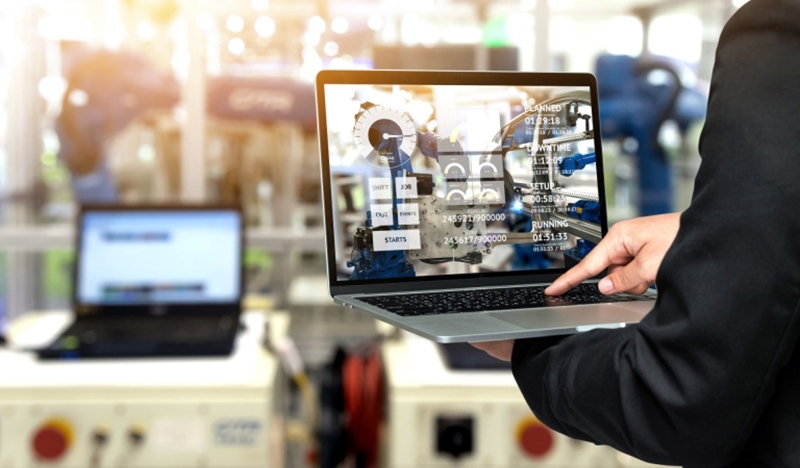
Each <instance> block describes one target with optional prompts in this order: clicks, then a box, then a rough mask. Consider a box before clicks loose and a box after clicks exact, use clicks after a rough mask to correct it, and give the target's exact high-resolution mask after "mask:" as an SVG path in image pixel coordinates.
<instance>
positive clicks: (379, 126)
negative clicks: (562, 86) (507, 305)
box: [347, 91, 601, 279]
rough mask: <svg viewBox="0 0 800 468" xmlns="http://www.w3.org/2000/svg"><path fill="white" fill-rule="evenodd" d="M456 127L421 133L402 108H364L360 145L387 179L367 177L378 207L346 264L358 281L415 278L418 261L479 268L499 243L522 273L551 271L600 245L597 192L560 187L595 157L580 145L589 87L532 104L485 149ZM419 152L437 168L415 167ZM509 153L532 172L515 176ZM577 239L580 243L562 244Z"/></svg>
mask: <svg viewBox="0 0 800 468" xmlns="http://www.w3.org/2000/svg"><path fill="white" fill-rule="evenodd" d="M587 109H588V110H587ZM587 112H588V113H587ZM458 132H459V129H458V128H456V129H455V130H453V132H452V133H451V134H450V135H444V136H442V135H438V134H435V133H427V132H421V131H419V130H418V129H417V128H416V126H415V125H414V122H413V120H412V119H411V118H410V117H409V116H408V115H407V114H406V113H405V112H403V111H402V110H399V109H395V108H391V107H388V106H385V105H380V104H373V103H370V102H365V103H363V104H362V105H361V108H360V109H359V112H358V113H357V114H356V115H355V122H354V126H353V136H354V142H355V145H356V148H357V150H358V152H359V154H360V156H361V157H363V158H364V159H366V160H367V161H368V162H369V163H370V164H372V165H375V166H378V167H382V168H388V169H389V177H384V178H371V179H369V187H368V191H369V194H370V197H369V198H370V200H371V202H370V203H371V204H370V206H369V209H368V211H367V215H366V222H365V224H364V226H361V227H358V228H357V229H356V232H355V236H354V249H353V254H352V257H351V259H350V260H349V261H348V262H347V265H348V266H349V267H351V268H352V269H353V270H352V273H351V279H382V278H403V277H413V276H415V275H416V272H415V268H414V263H416V262H419V263H423V264H432V265H438V264H446V263H451V262H459V263H464V264H469V265H482V264H484V263H485V262H486V261H487V259H488V258H489V257H490V256H491V255H492V253H493V251H494V250H495V249H496V248H497V247H499V246H502V245H509V246H512V247H513V249H514V251H515V255H513V257H512V258H513V260H512V262H513V264H512V268H515V269H533V268H547V267H549V266H550V262H551V258H552V257H553V256H556V255H561V254H563V255H564V262H565V264H567V265H569V264H571V263H574V262H577V261H579V260H580V258H582V257H583V256H585V255H586V253H588V252H589V251H590V250H591V248H592V247H593V246H594V244H596V243H597V242H599V240H600V237H601V228H600V204H599V202H600V200H599V196H598V193H597V190H596V189H595V190H584V191H582V190H576V189H570V188H567V187H564V185H563V181H564V180H566V179H568V178H574V177H575V176H576V175H577V174H579V173H580V172H581V171H584V170H585V169H586V168H587V167H589V166H592V165H594V164H595V161H596V157H595V154H594V152H586V153H581V152H578V151H576V150H575V146H576V145H574V143H577V142H583V141H586V140H589V141H590V142H593V139H594V132H595V129H593V128H592V118H591V101H590V95H589V93H588V91H571V92H566V93H563V94H560V95H557V96H553V97H550V98H549V99H548V100H546V101H543V102H542V103H540V104H538V105H535V106H526V107H525V109H524V111H523V112H522V113H520V114H519V115H518V116H516V117H515V118H513V119H511V120H510V121H509V122H508V123H507V124H506V125H504V126H503V127H502V128H501V130H500V131H499V132H498V133H497V134H496V135H495V136H494V138H493V139H491V141H487V142H486V143H485V145H484V147H485V148H486V149H484V150H482V151H468V150H465V149H464V146H463V145H462V144H461V142H460V141H459V135H458ZM417 151H419V152H420V153H421V154H423V155H424V156H427V157H428V158H432V159H434V160H435V161H436V164H434V166H436V168H437V169H438V171H437V170H434V173H430V171H427V172H423V171H422V170H420V171H419V172H415V170H414V168H413V167H412V164H411V161H412V156H413V155H414V154H415V153H416V152H417ZM511 159H514V160H517V161H518V160H524V161H526V162H525V164H527V165H528V167H529V171H528V172H529V173H532V176H528V177H529V178H527V179H521V178H520V176H519V175H517V176H514V175H512V173H511V172H510V171H509V170H508V168H507V167H506V161H508V160H511ZM437 172H438V174H437ZM375 200H379V201H375ZM575 239H577V246H576V247H572V248H569V249H567V248H564V247H563V246H565V245H566V244H567V243H568V241H570V240H573V241H574V240H575ZM572 244H574V242H573V243H572Z"/></svg>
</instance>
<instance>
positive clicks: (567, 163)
mask: <svg viewBox="0 0 800 468" xmlns="http://www.w3.org/2000/svg"><path fill="white" fill-rule="evenodd" d="M596 161H597V157H596V156H595V153H588V154H581V153H575V154H573V155H572V156H570V157H568V158H564V159H562V160H561V161H560V162H559V163H558V172H559V173H560V174H561V175H562V176H564V177H569V176H571V175H572V173H573V172H575V171H579V170H581V169H583V168H585V167H586V166H587V165H589V164H594V163H595V162H596Z"/></svg>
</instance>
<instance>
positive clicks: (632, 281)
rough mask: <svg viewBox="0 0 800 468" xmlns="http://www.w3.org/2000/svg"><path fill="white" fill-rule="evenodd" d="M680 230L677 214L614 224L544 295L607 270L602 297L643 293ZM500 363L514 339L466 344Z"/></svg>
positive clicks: (510, 351) (508, 354) (570, 287)
mask: <svg viewBox="0 0 800 468" xmlns="http://www.w3.org/2000/svg"><path fill="white" fill-rule="evenodd" d="M679 227H680V213H670V214H665V215H657V216H647V217H644V218H636V219H631V220H629V221H623V222H621V223H617V224H615V225H614V226H613V227H612V228H611V229H610V230H609V231H608V235H607V236H606V237H605V238H603V240H602V241H601V242H600V243H599V244H597V247H595V248H594V249H593V250H592V251H591V253H589V255H587V256H586V258H584V259H583V260H582V261H581V262H580V263H579V264H577V265H575V266H574V267H573V268H572V269H571V270H569V271H568V272H566V273H564V274H563V275H561V277H560V278H558V279H557V280H555V281H554V282H553V284H552V285H550V287H549V288H547V289H546V290H545V293H547V294H549V295H551V296H557V295H559V294H564V293H565V292H567V291H569V290H570V289H572V288H574V287H575V286H577V285H579V284H581V283H582V282H584V281H586V280H587V279H589V278H593V277H595V276H597V275H599V274H600V273H601V272H602V271H603V270H605V269H606V268H608V276H606V277H605V278H603V279H602V280H601V281H600V284H599V285H598V287H599V288H600V292H602V293H603V294H617V293H621V292H628V293H632V294H643V293H644V292H645V291H647V288H648V287H650V285H651V284H653V283H654V282H655V280H656V273H658V268H659V267H660V266H661V261H662V260H664V255H666V254H667V250H669V247H670V246H671V245H672V241H674V240H675V236H676V235H677V234H678V228H679ZM470 344H471V345H472V346H474V347H476V348H478V349H481V350H483V351H486V352H487V353H488V354H489V355H490V356H492V357H495V358H497V359H501V360H503V361H510V360H511V353H512V351H513V350H514V340H504V341H486V342H480V343H470Z"/></svg>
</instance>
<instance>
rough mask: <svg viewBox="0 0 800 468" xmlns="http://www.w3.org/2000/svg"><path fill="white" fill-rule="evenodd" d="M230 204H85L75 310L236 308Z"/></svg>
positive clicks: (238, 280) (236, 232)
mask: <svg viewBox="0 0 800 468" xmlns="http://www.w3.org/2000/svg"><path fill="white" fill-rule="evenodd" d="M242 237H243V236H242V213H241V211H240V210H239V209H238V208H235V207H189V206H173V207H152V206H138V207H129V206H126V207H108V206H101V207H84V208H83V209H82V210H81V213H80V216H79V218H78V236H77V257H76V261H75V268H76V271H75V275H74V288H73V298H74V303H75V310H76V311H77V313H78V315H79V316H87V315H92V316H114V315H165V314H170V315H176V314H187V315H189V314H191V315H197V314H201V315H202V314H230V313H239V312H240V310H241V299H242V289H243V286H242V255H243V248H242V247H243V246H242Z"/></svg>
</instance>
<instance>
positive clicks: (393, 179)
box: [316, 70, 655, 343]
mask: <svg viewBox="0 0 800 468" xmlns="http://www.w3.org/2000/svg"><path fill="white" fill-rule="evenodd" d="M316 93H317V118H318V120H319V139H320V154H321V159H322V187H323V199H324V205H325V206H324V207H325V223H326V243H327V245H326V250H327V261H328V280H329V286H330V293H331V296H332V297H333V299H334V301H335V302H337V303H339V304H342V305H345V306H347V307H350V308H354V309H357V310H359V311H362V312H364V313H366V314H369V315H370V316H373V317H375V318H378V319H380V320H383V321H385V322H388V323H391V324H393V325H396V326H398V327H400V328H403V329H405V330H408V331H411V332H413V333H416V334H418V335H421V336H423V337H426V338H429V339H432V340H435V341H437V342H441V343H453V342H464V341H487V340H500V339H510V338H527V337H537V336H546V335H558V334H570V333H575V332H580V331H584V330H589V329H592V328H597V327H606V328H611V327H623V326H625V325H626V324H630V323H636V322H638V321H639V320H640V319H641V318H642V317H643V316H644V315H645V314H646V313H647V312H649V311H650V309H651V308H652V306H653V300H654V299H655V292H650V293H648V294H647V295H645V296H628V295H619V296H614V297H607V296H603V295H602V294H600V293H599V291H598V290H597V286H596V282H597V280H596V279H595V280H594V281H590V282H587V283H586V284H583V285H580V286H578V287H577V288H575V289H574V290H572V291H570V292H569V293H567V294H565V295H563V296H560V297H547V296H545V295H544V289H545V287H546V286H547V285H548V284H550V282H552V281H553V280H554V279H555V278H557V277H558V276H559V275H560V274H562V273H564V272H565V271H566V270H567V269H568V268H569V267H571V266H573V265H575V264H576V263H577V262H579V261H580V259H581V258H583V257H584V256H585V255H586V254H587V253H588V252H589V251H590V250H591V248H592V247H593V246H594V245H595V244H597V243H598V242H599V241H600V240H601V238H602V237H603V236H604V235H605V234H606V232H607V230H608V224H607V218H606V207H605V192H604V183H603V182H604V177H603V157H602V148H601V146H600V124H599V118H598V103H597V83H596V80H595V79H594V77H593V76H592V75H590V74H539V73H516V72H512V73H508V72H463V71H459V72H445V71H350V70H348V71H344V70H328V71H322V72H320V73H319V74H318V75H317V78H316Z"/></svg>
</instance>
